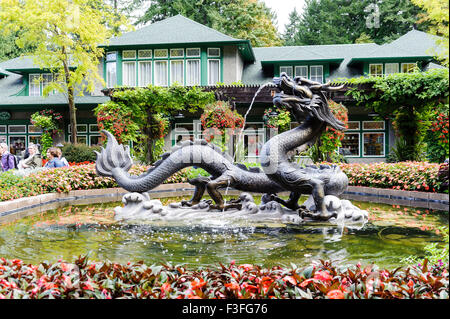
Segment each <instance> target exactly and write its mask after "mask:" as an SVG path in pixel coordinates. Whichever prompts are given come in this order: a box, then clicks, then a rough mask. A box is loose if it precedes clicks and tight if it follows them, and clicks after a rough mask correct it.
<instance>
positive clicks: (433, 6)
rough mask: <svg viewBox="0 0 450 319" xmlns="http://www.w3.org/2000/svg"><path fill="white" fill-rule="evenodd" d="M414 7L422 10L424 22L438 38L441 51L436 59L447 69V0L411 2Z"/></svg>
mask: <svg viewBox="0 0 450 319" xmlns="http://www.w3.org/2000/svg"><path fill="white" fill-rule="evenodd" d="M411 1H412V2H413V3H414V4H415V5H417V6H419V7H421V8H422V9H424V10H425V11H426V12H427V14H426V15H424V16H423V20H424V21H428V22H430V24H431V27H430V32H431V33H432V34H435V35H437V36H439V37H440V38H439V39H438V40H437V42H438V44H439V46H440V47H441V48H442V51H441V52H439V54H438V57H439V58H440V59H442V61H443V63H444V64H445V65H446V66H447V67H448V65H449V55H448V54H449V52H448V50H449V48H448V45H449V42H448V36H449V35H448V26H449V10H448V9H449V2H448V0H411Z"/></svg>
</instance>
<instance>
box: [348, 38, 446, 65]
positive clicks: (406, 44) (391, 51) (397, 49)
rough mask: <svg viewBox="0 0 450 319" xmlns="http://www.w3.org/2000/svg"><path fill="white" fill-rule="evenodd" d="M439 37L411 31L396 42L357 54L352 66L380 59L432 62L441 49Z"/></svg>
mask: <svg viewBox="0 0 450 319" xmlns="http://www.w3.org/2000/svg"><path fill="white" fill-rule="evenodd" d="M436 40H437V37H436V36H433V35H431V34H428V33H425V32H422V31H418V30H411V31H409V32H408V33H406V34H405V35H403V36H401V37H400V38H398V39H397V40H395V41H392V42H390V43H386V44H383V45H381V46H379V47H378V48H376V49H375V50H373V51H370V52H366V53H365V54H355V55H354V57H353V58H352V61H351V63H350V64H352V63H355V62H358V61H369V60H380V59H392V58H401V59H410V58H414V59H420V60H431V59H432V58H433V56H434V55H435V54H436V52H438V51H439V50H440V49H439V47H438V45H437V43H436Z"/></svg>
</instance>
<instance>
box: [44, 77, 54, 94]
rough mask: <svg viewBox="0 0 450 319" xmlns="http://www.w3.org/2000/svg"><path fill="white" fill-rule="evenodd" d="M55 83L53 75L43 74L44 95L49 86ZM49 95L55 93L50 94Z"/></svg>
mask: <svg viewBox="0 0 450 319" xmlns="http://www.w3.org/2000/svg"><path fill="white" fill-rule="evenodd" d="M52 81H53V75H52V74H42V94H44V90H45V88H46V87H47V86H49V85H50V83H52ZM48 93H49V94H51V93H53V92H48Z"/></svg>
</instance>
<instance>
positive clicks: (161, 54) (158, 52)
mask: <svg viewBox="0 0 450 319" xmlns="http://www.w3.org/2000/svg"><path fill="white" fill-rule="evenodd" d="M154 53H155V58H167V57H168V51H167V49H158V50H155V52H154Z"/></svg>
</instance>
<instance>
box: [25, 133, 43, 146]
mask: <svg viewBox="0 0 450 319" xmlns="http://www.w3.org/2000/svg"><path fill="white" fill-rule="evenodd" d="M30 144H41V135H28V145H30Z"/></svg>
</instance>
